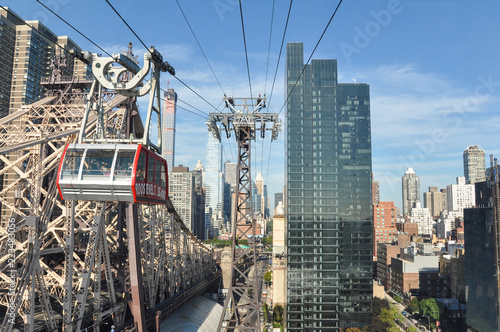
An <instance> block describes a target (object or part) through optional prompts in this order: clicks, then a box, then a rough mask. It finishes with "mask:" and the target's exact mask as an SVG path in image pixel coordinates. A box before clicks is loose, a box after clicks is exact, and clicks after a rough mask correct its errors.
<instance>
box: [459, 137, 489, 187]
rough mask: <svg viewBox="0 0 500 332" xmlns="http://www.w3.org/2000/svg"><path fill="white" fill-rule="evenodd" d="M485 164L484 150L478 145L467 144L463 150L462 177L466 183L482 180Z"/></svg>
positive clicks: (483, 178)
mask: <svg viewBox="0 0 500 332" xmlns="http://www.w3.org/2000/svg"><path fill="white" fill-rule="evenodd" d="M485 168H486V165H485V161H484V150H483V149H482V148H481V147H480V146H479V145H469V146H468V147H467V149H465V150H464V177H465V182H466V183H467V184H474V183H476V182H483V181H484V180H485V179H486V177H485V171H486V169H485Z"/></svg>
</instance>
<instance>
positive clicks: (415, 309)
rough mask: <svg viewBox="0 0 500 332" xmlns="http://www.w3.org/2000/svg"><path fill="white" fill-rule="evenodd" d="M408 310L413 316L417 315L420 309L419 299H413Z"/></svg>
mask: <svg viewBox="0 0 500 332" xmlns="http://www.w3.org/2000/svg"><path fill="white" fill-rule="evenodd" d="M407 309H408V311H409V312H410V313H412V314H415V313H417V312H418V311H419V309H420V307H419V306H418V298H416V297H414V298H413V299H411V301H410V303H409V304H408V308H407Z"/></svg>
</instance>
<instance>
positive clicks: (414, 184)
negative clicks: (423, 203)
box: [402, 168, 420, 216]
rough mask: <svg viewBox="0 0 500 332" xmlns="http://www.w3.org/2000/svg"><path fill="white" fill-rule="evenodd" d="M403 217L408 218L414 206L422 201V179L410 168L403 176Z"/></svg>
mask: <svg viewBox="0 0 500 332" xmlns="http://www.w3.org/2000/svg"><path fill="white" fill-rule="evenodd" d="M402 185H403V215H405V216H408V215H409V214H410V211H411V209H412V208H413V204H415V203H416V202H417V201H420V178H419V177H418V176H417V174H416V173H415V171H414V170H413V168H408V169H407V170H406V172H405V174H404V175H403V179H402Z"/></svg>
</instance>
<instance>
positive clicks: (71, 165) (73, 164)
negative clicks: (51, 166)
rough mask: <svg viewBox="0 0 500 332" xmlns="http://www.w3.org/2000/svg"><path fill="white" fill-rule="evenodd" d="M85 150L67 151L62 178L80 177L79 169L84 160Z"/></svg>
mask: <svg viewBox="0 0 500 332" xmlns="http://www.w3.org/2000/svg"><path fill="white" fill-rule="evenodd" d="M82 155H83V150H73V151H71V150H70V151H68V152H66V156H65V157H64V163H63V166H62V169H61V180H68V179H78V171H79V169H80V163H81V161H82Z"/></svg>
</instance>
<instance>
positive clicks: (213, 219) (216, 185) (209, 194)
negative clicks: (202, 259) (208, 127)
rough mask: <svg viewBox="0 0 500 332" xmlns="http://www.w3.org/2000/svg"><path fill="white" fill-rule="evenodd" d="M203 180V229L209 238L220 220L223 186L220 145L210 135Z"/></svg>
mask: <svg viewBox="0 0 500 332" xmlns="http://www.w3.org/2000/svg"><path fill="white" fill-rule="evenodd" d="M206 148H207V149H206V160H207V162H206V164H205V179H204V180H203V186H204V187H205V191H206V205H207V209H206V213H207V215H206V223H205V229H206V230H207V231H208V232H210V236H216V235H217V233H218V230H219V226H220V223H221V220H222V211H223V206H222V205H223V197H222V195H223V185H222V144H221V143H220V142H219V141H218V140H217V139H215V138H213V136H212V134H210V133H209V134H207V145H206Z"/></svg>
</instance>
